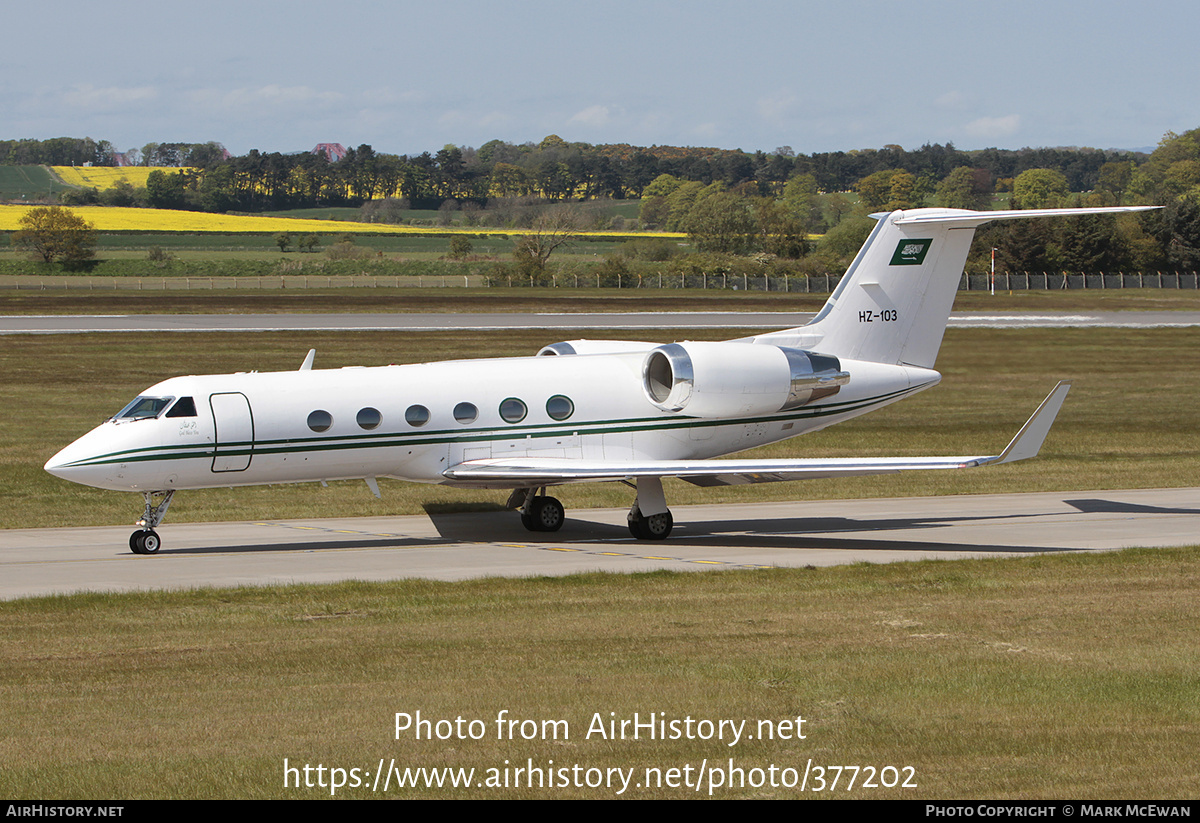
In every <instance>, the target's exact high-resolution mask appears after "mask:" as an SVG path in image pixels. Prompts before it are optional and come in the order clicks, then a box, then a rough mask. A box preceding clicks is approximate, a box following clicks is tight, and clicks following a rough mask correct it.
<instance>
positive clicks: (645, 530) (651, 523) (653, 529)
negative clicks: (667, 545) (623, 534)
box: [629, 511, 675, 540]
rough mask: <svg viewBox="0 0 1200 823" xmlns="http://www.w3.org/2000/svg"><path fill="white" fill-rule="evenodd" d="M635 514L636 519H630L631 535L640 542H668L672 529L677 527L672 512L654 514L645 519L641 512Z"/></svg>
mask: <svg viewBox="0 0 1200 823" xmlns="http://www.w3.org/2000/svg"><path fill="white" fill-rule="evenodd" d="M634 514H635V516H634V517H630V518H629V533H630V534H632V535H633V536H634V537H636V538H637V539H638V540H666V539H667V538H668V537H670V535H671V529H672V527H674V525H675V518H674V517H672V516H671V513H670V512H663V513H662V514H652V515H650V516H649V517H643V516H642V513H641V512H640V511H639V512H634Z"/></svg>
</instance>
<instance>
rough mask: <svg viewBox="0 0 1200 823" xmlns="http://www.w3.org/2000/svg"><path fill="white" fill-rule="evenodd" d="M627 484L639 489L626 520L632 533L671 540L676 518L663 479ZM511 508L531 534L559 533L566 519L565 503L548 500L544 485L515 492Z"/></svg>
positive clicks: (642, 478)
mask: <svg viewBox="0 0 1200 823" xmlns="http://www.w3.org/2000/svg"><path fill="white" fill-rule="evenodd" d="M626 485H629V486H633V487H634V488H635V489H637V497H636V498H635V499H634V501H633V506H632V507H631V508H630V509H629V515H628V517H627V520H628V522H629V533H630V534H632V535H633V536H634V537H636V538H637V539H638V540H666V539H667V538H668V537H670V535H671V529H672V527H673V526H674V525H675V519H674V518H673V517H672V516H671V510H670V509H668V508H667V501H666V498H665V497H664V496H663V490H662V480H661V479H659V478H657V477H639V478H637V485H636V486H634V484H632V483H629V482H628V481H626ZM508 505H509V507H510V508H519V509H520V512H521V525H523V526H524V527H525V528H526V529H528V530H529V531H531V532H556V531H558V530H559V529H561V528H562V524H563V522H564V521H565V520H566V513H565V512H564V510H563V505H562V503H560V502H558V500H557V499H555V498H553V497H547V496H546V487H545V486H542V487H540V488H539V487H534V488H530V489H516V490H515V491H513V493H512V496H511V497H509V499H508Z"/></svg>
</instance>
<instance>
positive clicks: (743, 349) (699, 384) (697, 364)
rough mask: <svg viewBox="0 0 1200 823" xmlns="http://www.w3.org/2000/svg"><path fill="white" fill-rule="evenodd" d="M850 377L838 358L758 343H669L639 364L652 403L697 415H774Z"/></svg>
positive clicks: (825, 393) (824, 393) (816, 397)
mask: <svg viewBox="0 0 1200 823" xmlns="http://www.w3.org/2000/svg"><path fill="white" fill-rule="evenodd" d="M849 382H850V374H849V372H844V371H842V365H841V363H840V362H839V361H838V359H837V358H836V357H833V356H830V355H827V354H816V353H814V352H809V351H801V350H799V349H786V348H783V347H781V346H768V345H763V344H757V343H703V342H700V343H698V342H695V341H689V342H686V343H669V344H667V345H665V346H659V347H658V348H656V349H654V350H653V351H651V352H650V353H649V354H647V355H646V359H645V360H644V361H643V363H642V389H643V391H645V393H646V397H647V398H648V399H649V400H650V402H651V403H653V404H654V405H655V406H657V407H658V408H660V409H662V410H663V411H666V412H671V413H679V412H684V411H686V412H687V414H688V415H693V416H696V417H716V418H727V417H739V416H741V415H747V414H773V413H775V412H780V411H786V410H788V409H794V408H798V407H800V406H803V405H805V404H806V403H811V402H812V401H814V400H819V399H820V398H822V397H828V396H829V395H831V394H836V393H837V392H838V389H839V388H840V387H842V386H844V385H846V384H847V383H849Z"/></svg>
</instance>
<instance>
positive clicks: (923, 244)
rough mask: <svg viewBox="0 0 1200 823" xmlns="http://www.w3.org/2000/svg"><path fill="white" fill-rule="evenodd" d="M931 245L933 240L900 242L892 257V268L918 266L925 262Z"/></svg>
mask: <svg viewBox="0 0 1200 823" xmlns="http://www.w3.org/2000/svg"><path fill="white" fill-rule="evenodd" d="M932 244H933V238H930V239H928V240H901V241H900V245H898V246H896V253H895V254H893V255H892V262H891V264H890V265H893V266H919V265H921V264H922V263H924V262H925V254H926V252H928V251H929V247H930V245H932Z"/></svg>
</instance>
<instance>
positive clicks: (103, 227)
mask: <svg viewBox="0 0 1200 823" xmlns="http://www.w3.org/2000/svg"><path fill="white" fill-rule="evenodd" d="M28 210H29V207H28V206H5V205H0V231H17V230H18V229H19V228H20V221H21V217H22V216H23V215H24V214H25V212H27V211H28ZM71 211H72V212H74V213H75V214H78V215H79V216H80V217H82V218H83V219H84V220H87V221H88V222H89V223H91V224H93V225H94V226H95V227H96V231H101V232H122V231H138V232H181V233H185V234H195V233H199V232H223V233H225V234H248V233H254V232H258V233H271V234H274V233H278V232H285V231H286V232H304V233H308V232H312V233H315V234H331V233H337V234H341V233H351V234H441V235H445V234H458V233H461V234H470V235H474V236H479V235H497V234H503V235H511V234H523V233H524V232H523V231H522V230H520V229H484V228H480V227H475V228H466V229H461V228H448V227H442V226H438V227H426V226H390V225H386V224H383V223H354V222H350V221H342V220H307V219H300V218H291V217H261V216H257V215H244V214H208V213H206V212H200V211H173V210H170V209H124V208H116V207H113V206H72V207H71ZM580 234H582V235H585V236H588V237H628V236H629V234H630V233H629V232H611V231H592V232H580ZM639 236H645V237H651V236H652V237H686V235H684V234H678V233H673V232H644V233H639Z"/></svg>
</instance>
